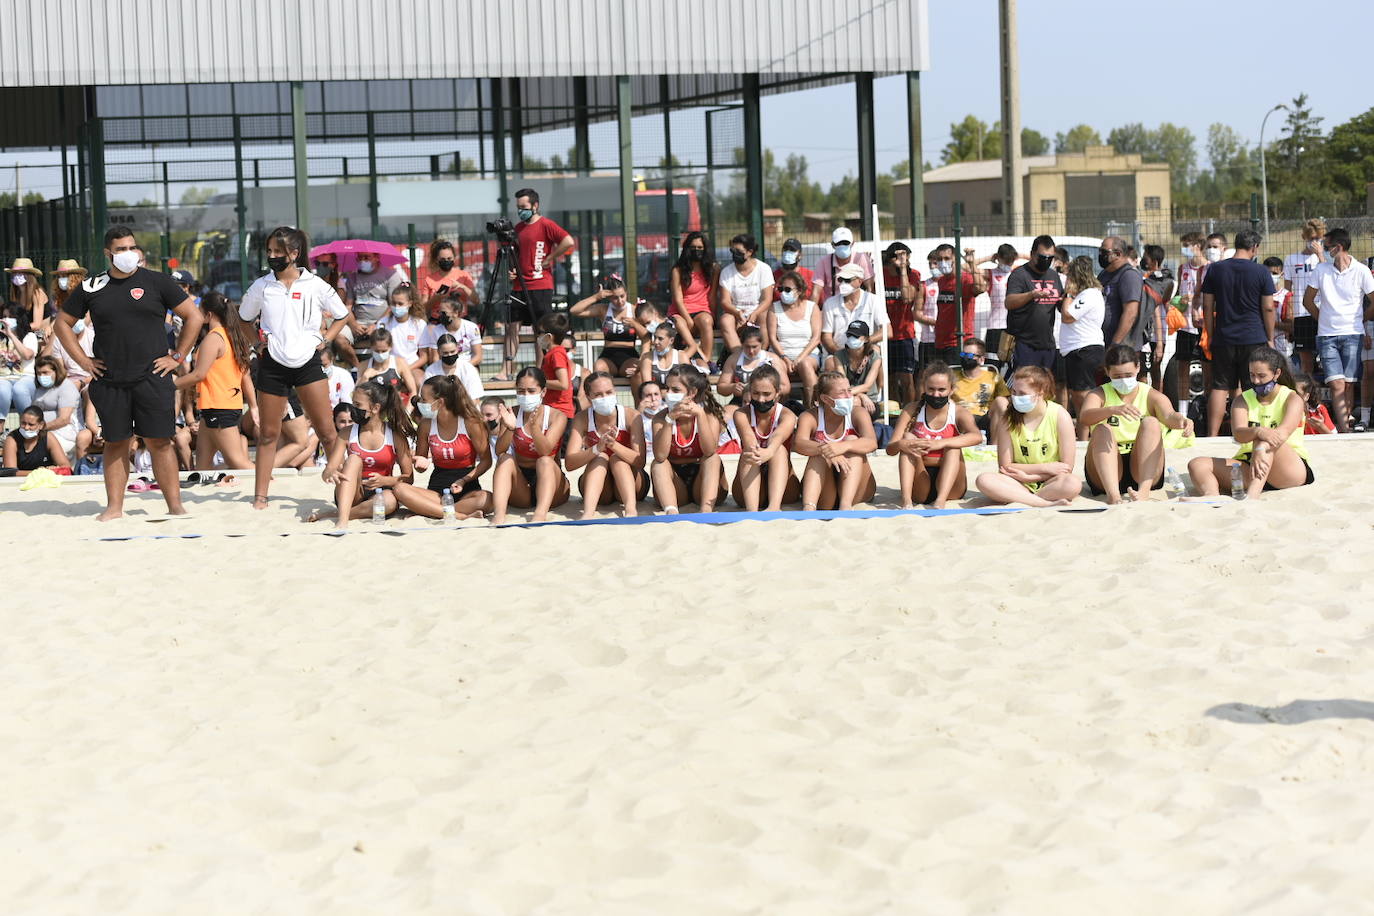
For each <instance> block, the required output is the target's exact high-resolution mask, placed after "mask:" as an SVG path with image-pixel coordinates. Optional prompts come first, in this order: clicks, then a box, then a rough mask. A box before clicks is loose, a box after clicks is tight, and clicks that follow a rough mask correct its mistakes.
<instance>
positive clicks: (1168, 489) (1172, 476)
mask: <svg viewBox="0 0 1374 916" xmlns="http://www.w3.org/2000/svg"><path fill="white" fill-rule="evenodd" d="M1164 493H1165V495H1166V496H1168V497H1169V498H1170V499H1178V498H1180V497H1182V496H1186V495H1187V494H1188V491H1187V489H1185V488H1184V486H1183V478H1182V477H1180V476H1178V471H1176V470H1174V469H1173V468H1172V467H1170V468H1167V469H1165V471H1164Z"/></svg>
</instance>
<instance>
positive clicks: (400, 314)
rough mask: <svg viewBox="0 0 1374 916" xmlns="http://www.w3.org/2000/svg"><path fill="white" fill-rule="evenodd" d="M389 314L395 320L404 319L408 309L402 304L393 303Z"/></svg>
mask: <svg viewBox="0 0 1374 916" xmlns="http://www.w3.org/2000/svg"><path fill="white" fill-rule="evenodd" d="M391 314H392V316H393V317H395V319H396V320H397V321H405V320H406V316H407V315H409V314H410V309H409V308H407V307H406V306H404V305H393V306H392V307H391Z"/></svg>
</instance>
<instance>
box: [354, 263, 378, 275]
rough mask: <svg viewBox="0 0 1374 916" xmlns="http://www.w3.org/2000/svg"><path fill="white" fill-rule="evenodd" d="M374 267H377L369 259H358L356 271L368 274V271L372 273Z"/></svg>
mask: <svg viewBox="0 0 1374 916" xmlns="http://www.w3.org/2000/svg"><path fill="white" fill-rule="evenodd" d="M376 269H377V265H376V264H373V263H372V262H371V261H359V262H358V273H360V274H370V273H372V271H374V270H376Z"/></svg>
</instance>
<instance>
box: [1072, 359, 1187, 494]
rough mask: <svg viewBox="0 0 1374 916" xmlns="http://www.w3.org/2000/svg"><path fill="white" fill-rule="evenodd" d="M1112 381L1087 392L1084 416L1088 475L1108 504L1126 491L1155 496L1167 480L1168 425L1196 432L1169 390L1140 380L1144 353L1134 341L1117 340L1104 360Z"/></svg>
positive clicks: (1081, 420) (1081, 419)
mask: <svg viewBox="0 0 1374 916" xmlns="http://www.w3.org/2000/svg"><path fill="white" fill-rule="evenodd" d="M1103 368H1104V369H1105V370H1106V371H1107V384H1105V385H1102V386H1101V387H1099V388H1094V389H1093V390H1091V391H1089V392H1088V393H1087V395H1085V396H1084V398H1083V409H1082V411H1081V412H1080V413H1079V415H1078V422H1079V423H1081V424H1083V425H1084V426H1087V427H1090V428H1091V429H1092V433H1091V434H1090V435H1089V436H1088V460H1087V461H1086V462H1085V463H1084V467H1083V471H1084V473H1083V476H1084V477H1085V478H1087V481H1088V490H1089V491H1091V492H1092V494H1093V495H1094V496H1102V495H1104V494H1105V495H1106V497H1107V504H1108V505H1112V506H1114V505H1116V504H1117V503H1120V502H1121V499H1122V497H1123V496H1124V497H1125V498H1126V499H1129V500H1131V501H1133V502H1134V501H1136V500H1143V499H1149V498H1150V491H1151V490H1153V489H1154V488H1155V487H1157V486H1159V485H1160V484H1162V483H1163V482H1164V430H1165V429H1177V430H1181V431H1183V433H1184V435H1188V436H1191V435H1192V434H1193V421H1192V420H1189V419H1188V417H1187V416H1185V415H1184V414H1181V413H1179V412H1178V411H1176V410H1174V408H1173V405H1172V404H1170V403H1169V399H1168V398H1167V397H1165V396H1164V394H1163V393H1162V392H1160V391H1158V390H1156V389H1154V388H1150V387H1149V386H1147V385H1142V384H1140V382H1139V380H1138V376H1139V374H1140V355H1139V354H1138V353H1136V351H1135V348H1134V347H1128V346H1126V345H1125V344H1112V345H1111V346H1110V347H1108V348H1107V355H1106V357H1105V359H1104V360H1103Z"/></svg>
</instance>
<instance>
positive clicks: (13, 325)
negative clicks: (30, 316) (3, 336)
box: [5, 318, 19, 331]
mask: <svg viewBox="0 0 1374 916" xmlns="http://www.w3.org/2000/svg"><path fill="white" fill-rule="evenodd" d="M5 327H7V328H9V329H10V330H11V331H13V330H16V329H17V328H18V327H19V319H18V318H6V319H5Z"/></svg>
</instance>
